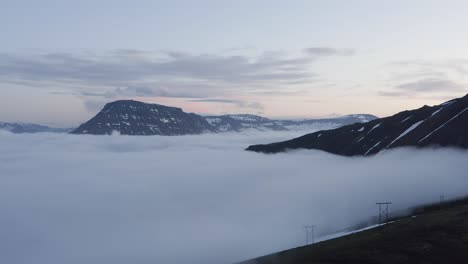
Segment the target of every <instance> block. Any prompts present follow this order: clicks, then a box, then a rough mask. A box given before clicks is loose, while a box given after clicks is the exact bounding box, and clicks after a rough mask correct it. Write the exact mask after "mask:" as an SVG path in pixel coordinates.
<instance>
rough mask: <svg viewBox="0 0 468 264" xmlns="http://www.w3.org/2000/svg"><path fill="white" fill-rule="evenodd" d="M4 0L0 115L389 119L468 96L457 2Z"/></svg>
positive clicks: (66, 120) (465, 42)
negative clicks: (111, 110) (107, 108)
mask: <svg viewBox="0 0 468 264" xmlns="http://www.w3.org/2000/svg"><path fill="white" fill-rule="evenodd" d="M1 5H2V8H1V9H0V32H2V40H1V41H0V120H1V121H7V122H34V123H41V124H48V125H53V126H59V127H66V126H76V125H78V124H80V123H82V122H84V121H86V120H87V119H89V118H90V117H92V116H93V115H94V114H96V112H97V111H99V110H100V109H101V108H102V106H103V105H104V104H105V103H107V102H111V101H115V100H119V99H135V100H141V101H144V102H150V103H159V104H165V105H170V106H177V107H182V108H183V109H184V110H185V111H187V112H195V113H199V114H226V113H251V114H260V115H263V116H267V117H273V118H304V117H328V116H335V115H343V114H353V113H369V114H375V115H377V116H382V117H383V116H388V115H392V114H395V113H397V112H399V111H402V110H406V109H413V108H418V107H421V106H422V105H425V104H427V105H434V104H439V103H442V102H444V101H447V100H449V99H451V98H454V97H460V96H463V95H465V94H466V93H467V92H468V77H467V76H468V74H467V73H468V49H466V47H467V46H468V28H467V27H466V25H467V24H468V17H467V16H466V10H468V2H467V1H463V0H459V1H456V0H446V1H442V0H439V1H435V0H414V1H403V0H395V1H375V0H350V1H338V0H327V1H310V0H292V1H274V0H269V1H263V0H248V1H247V0H239V1H223V0H216V1H215V0H200V1H177V0H175V1H138V0H135V1H118V0H112V1H111V0H100V1H88V0H83V1H52V0H44V1H21V0H15V1H9V0H2V1H1Z"/></svg>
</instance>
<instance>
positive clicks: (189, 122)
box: [72, 100, 376, 136]
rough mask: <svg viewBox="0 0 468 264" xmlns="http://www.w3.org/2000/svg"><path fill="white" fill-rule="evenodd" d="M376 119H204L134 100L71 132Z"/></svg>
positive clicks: (275, 126)
mask: <svg viewBox="0 0 468 264" xmlns="http://www.w3.org/2000/svg"><path fill="white" fill-rule="evenodd" d="M375 118H376V117H375V116H373V115H368V114H359V115H347V116H343V117H339V118H328V119H308V120H274V119H269V118H266V117H262V116H258V115H251V114H232V115H211V116H201V115H197V114H194V113H186V112H184V111H183V110H182V109H181V108H178V107H171V106H165V105H160V104H148V103H143V102H139V101H134V100H118V101H114V102H111V103H108V104H106V105H105V106H104V108H103V109H102V110H101V111H100V112H99V113H97V114H96V115H95V116H94V117H93V118H91V119H90V120H89V121H87V122H85V123H83V124H82V125H80V126H79V127H78V128H77V129H75V130H74V131H72V134H93V135H108V134H112V133H113V132H114V131H117V132H119V133H120V134H122V135H168V136H175V135H191V134H203V133H221V132H240V131H243V130H246V129H256V130H260V131H287V130H291V129H294V128H295V129H298V128H302V129H305V130H306V129H308V127H310V126H315V127H316V126H319V125H320V126H322V127H325V128H335V127H340V126H342V125H346V124H351V123H356V122H362V121H366V120H372V119H375ZM314 130H316V129H314Z"/></svg>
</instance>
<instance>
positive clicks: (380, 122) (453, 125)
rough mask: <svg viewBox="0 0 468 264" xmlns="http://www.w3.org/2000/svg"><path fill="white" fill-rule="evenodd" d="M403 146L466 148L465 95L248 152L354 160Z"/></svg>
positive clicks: (467, 103) (467, 111)
mask: <svg viewBox="0 0 468 264" xmlns="http://www.w3.org/2000/svg"><path fill="white" fill-rule="evenodd" d="M403 146H414V147H428V146H452V147H459V148H468V95H466V96H465V97H463V98H458V99H453V100H450V101H448V102H445V103H443V104H440V105H435V106H423V107H421V108H419V109H415V110H410V111H403V112H400V113H398V114H396V115H393V116H390V117H385V118H379V119H375V120H372V121H370V122H366V123H362V124H359V123H356V124H352V125H348V126H343V127H340V128H337V129H332V130H324V131H318V132H315V133H311V134H307V135H304V136H301V137H298V138H295V139H292V140H288V141H284V142H278V143H271V144H266V145H253V146H249V147H248V148H247V150H250V151H256V152H264V153H277V152H283V151H286V150H289V149H318V150H323V151H326V152H330V153H333V154H338V155H344V156H355V155H372V154H376V153H379V152H380V151H383V150H387V149H391V148H396V147H403Z"/></svg>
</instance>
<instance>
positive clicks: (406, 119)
mask: <svg viewBox="0 0 468 264" xmlns="http://www.w3.org/2000/svg"><path fill="white" fill-rule="evenodd" d="M412 117H413V115H410V116H408V117H407V118H405V119H404V120H403V121H401V123H404V122H405V121H408V120H409V119H410V118H412Z"/></svg>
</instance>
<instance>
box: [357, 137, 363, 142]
mask: <svg viewBox="0 0 468 264" xmlns="http://www.w3.org/2000/svg"><path fill="white" fill-rule="evenodd" d="M364 138H365V137H362V138H360V139H359V140H358V141H356V143H359V142H361V140H363V139H364Z"/></svg>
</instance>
